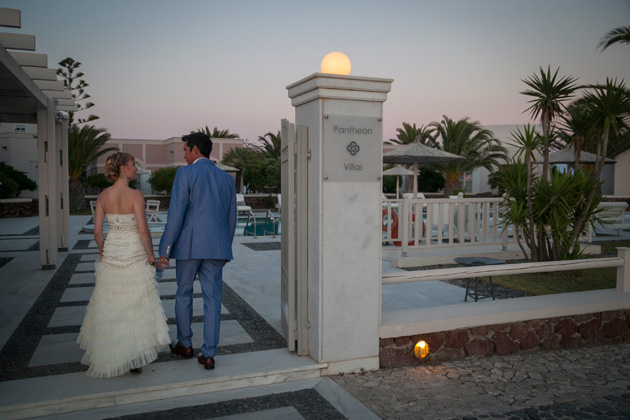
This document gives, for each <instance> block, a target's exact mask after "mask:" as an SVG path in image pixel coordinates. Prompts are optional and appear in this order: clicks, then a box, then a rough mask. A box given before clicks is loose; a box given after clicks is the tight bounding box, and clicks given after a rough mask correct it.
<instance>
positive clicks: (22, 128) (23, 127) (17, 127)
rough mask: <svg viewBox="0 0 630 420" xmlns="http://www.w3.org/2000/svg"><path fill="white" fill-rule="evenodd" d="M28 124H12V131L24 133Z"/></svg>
mask: <svg viewBox="0 0 630 420" xmlns="http://www.w3.org/2000/svg"><path fill="white" fill-rule="evenodd" d="M27 128H28V124H13V131H15V132H16V133H26V129H27Z"/></svg>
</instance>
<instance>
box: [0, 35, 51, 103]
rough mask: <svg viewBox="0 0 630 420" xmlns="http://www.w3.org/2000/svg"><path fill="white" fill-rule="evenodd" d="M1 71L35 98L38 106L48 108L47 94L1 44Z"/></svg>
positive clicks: (19, 87)
mask: <svg viewBox="0 0 630 420" xmlns="http://www.w3.org/2000/svg"><path fill="white" fill-rule="evenodd" d="M0 72H1V73H3V74H6V75H7V77H8V78H9V79H10V80H12V81H13V82H15V84H16V85H17V87H18V89H21V90H23V91H24V92H26V94H27V95H28V96H30V97H32V98H34V99H35V100H36V101H37V103H38V106H41V107H43V108H46V106H47V104H48V102H47V99H46V95H44V94H43V93H42V91H41V90H40V89H39V88H38V87H37V85H36V84H35V82H33V79H31V78H30V77H28V75H27V74H26V72H25V71H24V70H22V67H20V65H19V64H18V63H17V62H16V61H15V59H14V58H13V56H12V55H11V54H9V53H8V52H7V50H6V49H5V48H4V47H1V46H0Z"/></svg>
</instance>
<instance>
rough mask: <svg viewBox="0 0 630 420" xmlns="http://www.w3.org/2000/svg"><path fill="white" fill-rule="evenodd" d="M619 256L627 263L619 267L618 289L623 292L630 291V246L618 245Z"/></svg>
mask: <svg viewBox="0 0 630 420" xmlns="http://www.w3.org/2000/svg"><path fill="white" fill-rule="evenodd" d="M617 256H618V257H619V258H622V259H623V260H624V261H625V263H624V265H622V266H621V267H617V291H618V292H622V293H628V292H630V248H626V247H618V248H617Z"/></svg>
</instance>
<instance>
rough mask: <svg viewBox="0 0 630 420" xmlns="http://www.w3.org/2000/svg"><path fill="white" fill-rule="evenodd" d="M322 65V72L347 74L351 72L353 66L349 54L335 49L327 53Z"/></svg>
mask: <svg viewBox="0 0 630 420" xmlns="http://www.w3.org/2000/svg"><path fill="white" fill-rule="evenodd" d="M320 67H321V71H322V73H327V74H339V75H342V76H347V75H349V74H350V68H351V67H352V66H351V64H350V59H349V58H348V56H347V55H345V54H344V53H342V52H339V51H333V52H329V53H328V54H326V56H325V57H324V59H323V60H322V64H321V66H320Z"/></svg>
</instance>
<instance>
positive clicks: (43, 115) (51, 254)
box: [37, 98, 58, 270]
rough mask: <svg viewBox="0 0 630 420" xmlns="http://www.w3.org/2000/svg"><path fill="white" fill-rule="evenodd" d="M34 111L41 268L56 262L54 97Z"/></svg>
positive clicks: (50, 267)
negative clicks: (44, 105) (35, 117)
mask: <svg viewBox="0 0 630 420" xmlns="http://www.w3.org/2000/svg"><path fill="white" fill-rule="evenodd" d="M47 105H48V108H39V109H38V110H37V162H38V173H39V175H38V178H39V179H38V182H39V261H40V264H41V266H42V268H43V269H44V270H52V269H54V268H55V267H56V265H57V201H58V198H57V194H58V191H57V174H56V170H57V165H56V160H57V159H56V156H57V147H56V142H55V117H54V107H55V104H54V100H53V99H51V98H48V104H47Z"/></svg>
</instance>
